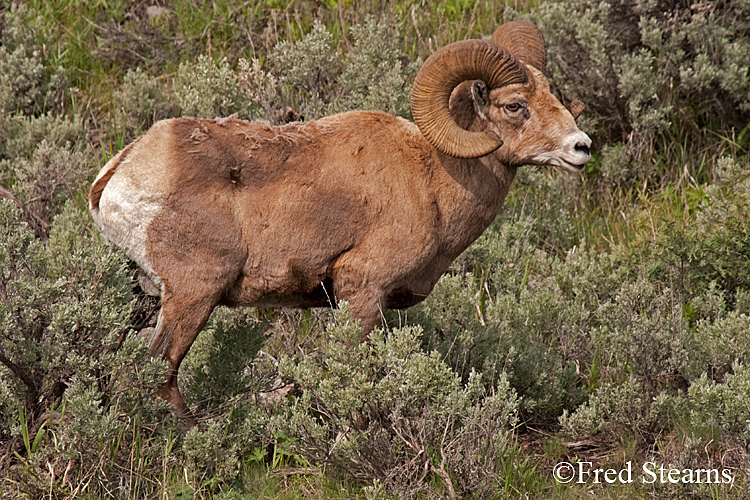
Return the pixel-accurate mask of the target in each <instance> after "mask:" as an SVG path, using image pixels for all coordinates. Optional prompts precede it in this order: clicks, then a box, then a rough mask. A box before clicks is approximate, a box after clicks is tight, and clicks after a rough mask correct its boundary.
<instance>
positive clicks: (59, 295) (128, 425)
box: [0, 200, 168, 498]
mask: <svg viewBox="0 0 750 500" xmlns="http://www.w3.org/2000/svg"><path fill="white" fill-rule="evenodd" d="M19 215H20V212H19V211H18V210H17V209H15V208H14V207H13V206H12V204H11V203H10V202H8V201H7V200H0V233H1V234H2V238H0V293H1V294H2V297H3V300H2V301H0V372H2V377H0V386H2V390H0V416H2V419H3V420H2V421H0V436H2V438H3V445H4V446H3V448H2V449H3V453H4V456H3V457H2V459H1V460H2V462H3V463H4V464H5V465H4V467H3V468H2V470H3V472H2V473H0V476H1V479H2V481H3V484H4V486H3V488H11V490H10V491H13V492H16V493H18V494H21V493H24V494H26V495H28V496H30V497H32V498H36V497H40V496H42V495H43V494H44V492H48V491H49V489H50V485H53V486H54V488H55V491H57V492H59V493H60V494H61V495H70V494H72V492H73V491H83V490H86V489H88V491H91V492H92V493H93V492H96V491H100V490H101V489H102V488H104V489H111V488H113V487H119V486H118V485H120V484H121V479H122V478H123V476H124V475H127V472H126V471H127V470H128V467H129V466H132V465H133V460H140V461H141V463H140V464H139V466H142V467H143V468H144V469H143V470H144V472H145V470H150V471H152V472H154V473H159V471H160V467H161V462H160V460H161V459H162V458H163V455H164V440H165V439H167V434H165V430H166V428H165V427H164V426H163V425H162V424H161V423H160V422H162V421H163V420H164V419H165V418H166V417H167V416H168V412H167V409H166V407H165V406H166V405H164V404H163V403H158V402H157V401H156V400H155V397H154V395H155V392H156V389H157V388H158V386H159V384H160V383H161V381H162V380H163V378H162V374H163V371H164V369H165V365H164V363H162V362H161V361H157V360H152V361H146V362H144V359H143V358H144V357H145V356H146V352H147V346H146V344H145V342H144V341H142V340H140V339H136V338H134V337H130V336H125V333H126V332H127V331H128V323H129V315H130V310H131V307H132V304H133V300H132V294H131V292H130V276H129V275H128V273H127V272H126V271H125V269H124V267H123V264H122V261H121V259H120V256H119V255H118V254H115V253H113V252H111V250H110V249H109V248H108V247H107V246H106V245H105V244H104V243H103V242H102V240H101V238H100V237H99V236H98V235H97V234H95V233H94V232H93V231H94V229H93V227H92V225H91V223H90V221H89V218H88V213H87V212H86V211H85V210H81V209H78V208H76V207H74V206H73V205H72V204H70V203H68V204H67V205H66V207H65V208H64V210H63V211H62V213H61V214H60V215H59V216H58V217H57V218H56V219H55V224H54V226H53V229H52V231H51V233H50V238H49V241H48V242H47V244H45V245H43V244H42V243H40V242H39V241H38V240H37V239H35V238H34V236H33V234H32V233H31V231H30V230H29V229H28V227H25V224H24V223H19ZM167 420H168V419H167ZM17 436H23V440H20V439H13V438H15V437H17ZM19 443H21V445H22V446H20V447H19ZM136 452H137V453H138V456H134V455H132V454H131V453H136ZM16 453H17V454H16ZM125 482H126V483H127V481H125ZM139 488H143V489H145V490H146V491H148V490H150V488H151V487H150V485H148V484H141V485H140V486H139Z"/></svg>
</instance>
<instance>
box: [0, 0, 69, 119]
mask: <svg viewBox="0 0 750 500" xmlns="http://www.w3.org/2000/svg"><path fill="white" fill-rule="evenodd" d="M49 64H50V62H49V59H48V57H47V51H46V50H45V43H44V31H43V28H42V26H41V23H40V22H39V20H38V19H34V17H33V14H30V13H29V12H28V10H27V9H26V8H25V7H24V5H23V4H13V5H11V6H10V8H9V9H8V10H7V11H6V12H5V13H4V18H3V26H2V35H1V36H0V115H2V114H6V113H7V114H16V113H24V114H28V115H35V114H39V113H43V112H45V111H47V110H50V109H53V108H54V109H59V108H60V107H61V105H62V104H63V99H64V97H65V96H66V94H67V93H69V91H70V84H69V82H68V78H67V73H66V71H65V70H64V69H63V68H61V67H58V68H50V67H49Z"/></svg>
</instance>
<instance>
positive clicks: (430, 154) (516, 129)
mask: <svg viewBox="0 0 750 500" xmlns="http://www.w3.org/2000/svg"><path fill="white" fill-rule="evenodd" d="M535 78H537V79H538V81H537V82H536V83H532V84H530V85H526V86H524V85H514V86H509V87H508V88H502V89H497V90H494V91H493V92H492V93H491V94H490V98H491V106H489V107H487V108H486V109H484V108H483V109H482V111H481V113H480V114H476V113H475V110H474V108H473V106H474V103H473V100H472V97H471V94H470V90H469V86H466V85H463V86H461V87H460V88H461V89H463V90H459V91H457V92H456V93H454V97H453V99H452V112H453V113H454V115H460V116H461V117H462V118H461V121H463V122H464V123H462V125H464V126H466V127H467V128H470V129H472V130H489V131H492V132H493V133H496V134H497V135H498V136H499V137H501V138H502V140H503V142H504V144H503V146H502V147H501V148H500V149H498V150H497V151H496V152H494V153H492V154H490V155H487V156H484V157H481V158H475V159H465V160H461V159H457V158H453V157H450V156H447V155H445V154H443V153H441V152H439V151H438V150H437V149H435V148H434V147H433V146H432V145H430V144H429V143H428V142H427V140H426V139H425V138H424V137H423V136H422V134H421V133H420V132H419V130H418V129H417V127H416V126H415V125H414V124H412V123H409V122H407V121H405V120H403V119H400V118H397V117H395V116H391V115H387V114H384V113H379V112H366V111H358V112H351V113H345V114H340V115H335V116H330V117H327V118H323V119H321V120H319V121H316V122H311V123H306V124H301V123H293V124H289V125H285V126H282V127H272V126H270V125H268V124H267V123H263V122H254V123H248V122H244V121H240V120H235V119H222V120H199V119H189V118H182V119H174V120H169V121H164V122H160V123H158V124H157V125H155V126H154V128H152V130H151V131H149V132H148V133H147V134H146V135H145V136H144V137H145V138H146V139H144V140H143V141H140V142H138V141H136V142H134V143H133V144H131V145H130V146H128V147H127V148H126V149H125V150H124V151H123V152H122V153H120V155H118V156H117V157H116V158H115V159H114V160H113V161H112V162H111V163H110V164H109V165H108V166H107V167H105V168H106V169H108V170H106V171H105V173H104V175H102V176H101V177H100V178H99V179H98V180H97V181H96V182H95V184H94V186H93V187H92V190H91V207H92V213H93V214H94V217H95V220H97V224H99V225H100V228H101V229H102V231H103V232H104V233H105V234H109V235H118V236H120V235H122V237H121V238H118V241H122V242H126V243H123V244H121V246H123V247H124V248H125V249H126V251H129V248H141V249H145V250H142V251H141V253H139V254H138V255H137V258H139V259H141V262H142V265H144V266H145V267H149V268H150V269H151V271H152V276H155V278H154V279H155V280H156V281H155V282H158V283H160V284H161V295H162V310H161V313H160V317H159V323H158V325H157V328H156V331H155V332H154V334H153V336H152V338H151V339H150V349H151V353H152V355H160V356H163V357H164V358H165V359H166V360H167V361H168V362H169V364H170V370H169V372H168V373H167V374H166V383H165V385H164V388H163V390H162V393H161V395H162V397H164V398H165V399H166V400H167V401H169V402H170V403H172V404H173V405H174V407H175V408H176V410H177V412H178V413H179V414H181V415H185V416H189V411H188V409H187V406H186V405H185V403H184V401H183V399H182V397H181V396H180V394H179V390H178V388H177V370H178V369H179V365H180V363H181V361H182V359H183V357H184V356H185V354H186V353H187V351H188V349H189V348H190V345H191V344H192V343H193V341H194V340H195V338H196V336H197V335H198V333H199V332H200V330H201V329H202V328H203V326H204V325H205V323H206V321H207V319H208V317H209V315H210V314H211V311H212V310H213V309H214V308H215V307H216V306H217V305H218V304H225V305H229V306H236V305H241V304H245V305H256V306H264V307H277V306H291V307H314V306H330V305H335V302H336V301H337V300H347V301H348V302H349V304H350V309H351V312H352V314H353V315H354V317H356V318H358V319H359V320H360V323H361V326H362V328H363V337H366V336H367V334H368V333H369V332H370V331H371V330H372V328H374V327H375V326H376V325H378V324H379V323H380V320H381V315H382V310H383V309H384V308H401V307H409V306H411V305H413V304H416V303H418V302H420V301H421V300H423V299H424V298H425V297H426V296H427V295H428V294H429V293H430V291H431V290H432V288H433V286H434V285H435V283H436V282H437V280H438V279H439V278H440V276H441V274H442V273H443V272H444V271H445V270H446V269H447V268H448V266H449V265H450V263H451V262H452V261H453V260H454V259H455V258H456V257H457V256H458V255H459V254H460V253H461V252H462V251H463V250H464V249H465V248H466V247H468V246H469V245H470V244H471V243H472V242H473V241H474V240H475V239H476V238H477V237H479V235H480V234H481V233H482V232H483V231H484V230H485V228H486V227H487V226H488V225H489V224H490V223H491V222H492V220H493V219H494V218H495V216H496V215H497V213H498V211H499V210H500V207H501V206H502V203H503V200H504V199H505V196H506V195H507V193H508V189H509V187H510V185H511V182H512V181H513V178H514V176H515V173H516V168H517V167H518V166H520V165H522V164H524V163H528V162H529V161H531V162H533V157H534V154H536V153H538V152H539V151H540V150H543V151H548V150H551V149H554V148H556V147H557V148H558V149H559V146H560V145H559V144H557V142H559V141H561V140H562V139H561V137H564V136H565V134H570V133H571V132H573V131H577V128H576V127H575V124H574V122H573V119H572V117H571V116H570V113H568V112H567V110H565V109H564V108H563V107H562V106H561V105H559V103H558V102H557V100H556V99H555V98H554V97H552V96H551V94H549V89H548V87H547V86H546V79H544V77H543V76H541V74H537V76H536V77H535ZM467 93H468V94H467ZM519 96H521V97H523V98H525V99H526V100H527V101H528V103H529V104H528V113H527V115H526V116H525V118H523V117H522V118H518V117H515V118H512V119H511V118H509V117H507V116H505V114H504V113H505V112H504V110H503V106H504V104H505V102H507V101H508V100H509V99H517V98H518V97H519ZM484 116H488V117H489V121H487V119H486V118H484ZM125 156H127V159H128V161H127V162H125V161H122V160H123V158H125ZM530 159H531V160H530ZM108 183H113V185H114V186H119V187H113V188H112V190H113V191H112V192H109V191H108V189H107V186H108ZM122 186H127V189H132V190H133V191H132V192H130V191H128V192H121V191H122V190H123V189H126V188H125V187H122ZM117 189H119V190H120V191H117ZM100 199H101V203H100ZM105 199H106V200H105ZM119 200H121V201H119ZM130 200H137V201H139V203H141V201H140V200H143V201H142V205H136V206H135V208H129V209H128V212H127V213H126V214H125V215H128V217H129V218H124V219H123V220H126V221H131V220H132V221H135V222H132V224H133V225H132V226H129V225H127V224H131V222H117V223H118V224H121V226H116V225H115V223H114V222H106V221H118V220H120V219H117V218H116V217H114V215H117V214H116V212H118V211H123V212H124V209H122V210H121V209H119V208H117V207H118V206H119V205H118V203H129V202H130ZM105 201H106V203H105ZM141 206H142V207H143V214H142V215H141V214H140V213H139V212H138V210H140V209H139V207H141ZM154 207H156V208H154ZM99 210H101V213H99ZM110 215H112V217H110V218H107V216H110ZM123 224H124V225H123ZM141 226H146V227H145V230H143V231H145V232H143V231H141V230H140V229H138V231H141V232H138V231H136V229H137V228H140V227H141ZM132 235H145V236H132ZM128 238H131V240H128ZM133 238H144V239H145V241H141V240H140V239H139V240H137V241H136V240H133ZM113 239H114V238H113ZM134 258H135V257H134ZM191 422H192V421H191Z"/></svg>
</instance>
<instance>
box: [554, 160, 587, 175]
mask: <svg viewBox="0 0 750 500" xmlns="http://www.w3.org/2000/svg"><path fill="white" fill-rule="evenodd" d="M555 166H556V167H560V168H562V169H563V170H566V171H568V172H570V173H573V174H580V173H581V172H583V169H584V167H585V166H586V162H584V163H578V164H576V163H570V162H568V161H565V160H563V159H561V160H560V164H559V165H555Z"/></svg>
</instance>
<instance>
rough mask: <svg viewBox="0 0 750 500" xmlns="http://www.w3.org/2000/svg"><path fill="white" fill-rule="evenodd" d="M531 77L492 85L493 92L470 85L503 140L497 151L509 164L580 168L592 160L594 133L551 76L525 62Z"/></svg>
mask: <svg viewBox="0 0 750 500" xmlns="http://www.w3.org/2000/svg"><path fill="white" fill-rule="evenodd" d="M527 71H528V73H529V83H527V84H525V85H522V84H513V85H507V86H505V87H500V88H497V89H493V90H492V91H491V92H489V98H487V97H486V91H485V96H484V97H483V96H482V89H481V88H477V87H476V86H475V87H474V88H473V89H472V97H473V98H474V103H475V109H476V111H477V114H478V115H479V116H480V117H481V119H482V121H484V122H485V127H486V130H487V131H491V132H493V133H495V134H496V135H497V136H498V137H499V138H500V139H501V140H502V142H503V144H502V146H501V147H500V148H498V149H497V151H495V152H494V154H495V155H496V156H497V157H498V159H499V160H500V161H502V162H503V163H505V164H507V165H515V166H520V165H554V166H556V167H560V168H563V169H565V170H568V171H571V172H580V171H581V170H582V169H583V166H584V164H585V163H586V162H587V161H589V159H590V158H591V154H590V152H589V148H590V147H591V139H589V137H588V136H587V135H586V134H584V133H583V132H581V130H580V129H579V128H578V127H577V126H576V123H575V120H574V118H573V115H572V114H571V113H570V111H568V110H567V109H566V108H565V107H564V106H563V105H562V104H561V103H560V101H558V100H557V98H555V96H554V95H552V93H551V92H550V88H549V82H548V80H547V78H546V77H545V76H544V75H543V74H542V73H541V72H540V71H538V70H536V69H535V68H533V67H531V66H527Z"/></svg>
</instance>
